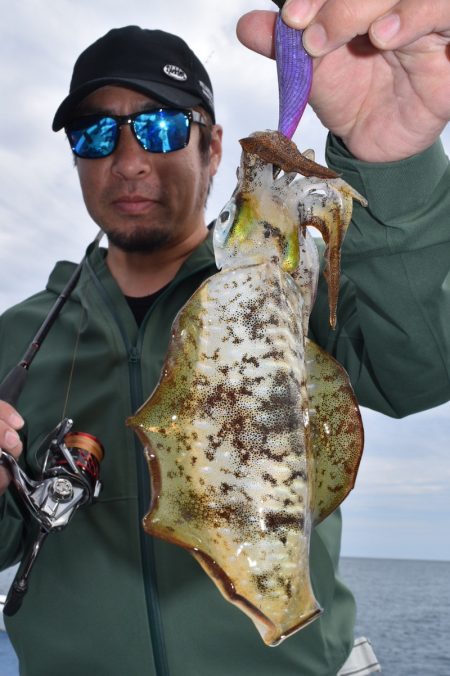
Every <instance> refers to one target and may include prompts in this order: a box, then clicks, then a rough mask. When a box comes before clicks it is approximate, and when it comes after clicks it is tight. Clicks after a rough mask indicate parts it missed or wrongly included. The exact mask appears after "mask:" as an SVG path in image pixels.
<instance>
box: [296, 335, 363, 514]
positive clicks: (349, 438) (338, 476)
mask: <svg viewBox="0 0 450 676" xmlns="http://www.w3.org/2000/svg"><path fill="white" fill-rule="evenodd" d="M306 365H307V373H308V376H307V382H308V385H307V388H308V397H309V415H310V429H311V447H312V456H313V458H314V474H315V481H313V482H312V486H313V489H312V513H313V519H314V522H315V523H316V524H317V523H319V522H320V521H323V519H325V517H327V516H328V515H329V514H331V513H332V512H333V511H334V510H335V509H336V508H337V507H338V506H339V505H340V503H341V502H342V501H343V500H344V498H345V497H346V496H347V495H348V493H349V492H350V491H351V489H352V488H353V486H354V484H355V479H356V474H357V472H358V467H359V463H360V460H361V454H362V450H363V443H364V432H363V426H362V421H361V415H360V412H359V409H358V404H357V402H356V398H355V395H354V393H353V390H352V387H351V385H350V381H349V378H348V375H347V373H346V372H345V370H344V369H343V367H342V366H341V365H340V364H339V363H338V362H337V361H336V360H335V359H333V357H331V356H330V355H329V354H328V353H327V352H325V351H324V350H322V348H320V347H319V346H318V345H316V344H315V343H313V342H312V341H310V340H308V341H307V343H306Z"/></svg>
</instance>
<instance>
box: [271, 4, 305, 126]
mask: <svg viewBox="0 0 450 676" xmlns="http://www.w3.org/2000/svg"><path fill="white" fill-rule="evenodd" d="M302 34H303V31H301V30H296V29H295V28H291V27H290V26H287V25H286V24H285V23H284V21H283V19H282V18H281V14H279V15H278V17H277V22H276V26H275V58H276V62H277V71H278V91H279V106H280V113H279V115H280V116H279V121H278V131H279V132H281V133H282V134H284V135H285V136H287V137H288V138H289V139H291V138H292V136H293V135H294V132H295V130H296V129H297V126H298V123H299V122H300V119H301V117H302V115H303V111H304V110H305V107H306V104H307V103H308V97H309V92H310V90H311V84H312V70H313V69H312V58H311V57H310V56H309V54H308V53H307V52H306V51H305V49H304V47H303V43H302Z"/></svg>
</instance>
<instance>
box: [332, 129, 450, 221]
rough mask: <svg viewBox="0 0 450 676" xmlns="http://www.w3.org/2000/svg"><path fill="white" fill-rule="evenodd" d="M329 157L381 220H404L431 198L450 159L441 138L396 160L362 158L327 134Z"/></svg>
mask: <svg viewBox="0 0 450 676" xmlns="http://www.w3.org/2000/svg"><path fill="white" fill-rule="evenodd" d="M326 160H327V164H328V166H329V167H330V168H331V169H334V170H335V171H336V172H338V173H340V174H341V175H342V178H343V179H344V180H345V181H347V182H348V183H349V184H350V185H351V186H352V187H353V188H355V189H356V190H358V192H360V193H361V194H362V195H363V196H364V197H366V199H367V200H368V202H369V205H368V211H369V212H370V213H371V214H372V215H373V216H374V217H375V218H376V219H377V220H378V221H380V222H381V223H392V222H393V221H396V220H398V219H400V220H403V219H404V218H405V217H406V216H407V215H408V214H410V213H412V212H417V211H421V210H422V209H423V208H424V207H426V204H427V203H428V202H429V199H430V196H431V195H432V193H433V191H434V190H435V188H436V186H437V184H438V183H439V181H440V180H441V178H442V176H443V174H444V172H445V171H446V169H447V167H448V164H449V161H448V158H447V156H446V154H445V151H444V148H443V145H442V143H441V141H440V140H438V141H436V142H435V143H434V144H433V145H432V146H431V147H430V148H428V149H427V150H424V151H423V152H422V153H419V154H418V155H413V156H412V157H408V158H406V159H404V160H398V161H397V162H379V163H372V162H363V161H362V160H358V159H357V158H355V157H354V156H353V155H352V154H351V153H350V152H349V150H348V149H347V148H346V146H345V145H344V144H343V142H342V140H341V139H340V138H338V137H336V136H334V135H333V134H329V135H328V139H327V147H326Z"/></svg>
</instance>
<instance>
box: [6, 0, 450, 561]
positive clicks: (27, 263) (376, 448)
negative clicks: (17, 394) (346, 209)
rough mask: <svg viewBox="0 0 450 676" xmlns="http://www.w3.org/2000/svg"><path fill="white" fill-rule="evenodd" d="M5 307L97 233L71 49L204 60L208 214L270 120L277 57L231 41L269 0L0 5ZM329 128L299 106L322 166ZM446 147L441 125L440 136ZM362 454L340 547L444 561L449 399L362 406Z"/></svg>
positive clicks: (301, 137) (448, 548)
mask: <svg viewBox="0 0 450 676" xmlns="http://www.w3.org/2000/svg"><path fill="white" fill-rule="evenodd" d="M0 7H1V8H2V9H3V10H4V11H2V21H1V25H0V63H1V66H0V91H1V92H2V105H1V107H0V121H1V124H0V186H1V190H0V311H3V310H4V309H6V308H7V307H9V306H10V305H12V304H13V303H15V302H17V301H19V300H21V299H23V298H24V297H26V296H28V295H30V294H31V293H34V292H35V291H37V290H39V289H41V288H42V287H43V286H44V285H45V283H46V280H47V277H48V274H49V272H50V270H51V269H52V267H53V265H54V263H55V261H56V260H58V259H69V260H74V261H78V260H80V259H81V258H82V256H83V253H84V250H85V247H86V246H87V244H88V243H89V242H90V241H91V240H92V239H93V237H94V236H95V234H96V231H97V228H96V226H95V224H94V223H93V222H92V221H90V219H89V217H88V215H87V214H86V212H85V209H84V206H83V203H82V199H81V195H80V190H79V186H78V182H77V177H76V172H75V169H74V167H73V161H72V158H71V155H70V152H69V148H68V145H67V141H66V139H65V138H64V135H63V133H62V132H61V133H59V134H54V133H53V132H52V131H51V121H52V119H53V115H54V112H55V110H56V108H57V107H58V105H59V103H60V102H61V100H62V99H63V98H64V97H65V95H66V93H67V91H68V86H69V81H70V77H71V73H72V67H73V63H74V61H75V59H76V58H77V56H78V54H79V53H80V52H81V51H82V50H83V49H84V48H85V47H87V45H88V44H90V43H91V42H93V41H94V40H95V39H97V38H98V37H99V36H100V35H102V34H104V33H106V32H107V31H108V30H109V29H110V28H114V27H118V26H123V25H128V24H138V25H141V26H143V27H148V28H162V29H164V30H168V31H171V32H173V33H178V34H179V35H181V36H182V37H183V38H184V39H185V40H186V41H187V42H188V43H189V44H190V46H191V47H192V48H193V49H194V51H195V52H196V53H197V55H198V56H199V58H200V59H201V60H202V61H203V62H204V63H205V64H206V67H207V69H208V71H209V74H210V76H211V79H212V82H213V86H214V90H215V99H216V113H217V120H218V122H220V123H221V124H223V126H224V129H225V134H224V159H223V162H222V165H221V168H220V170H219V173H218V175H217V177H216V179H215V183H214V188H213V193H212V195H211V197H210V200H209V204H208V208H207V217H208V220H212V219H213V218H214V217H215V216H216V215H217V213H218V212H219V211H220V209H221V208H222V206H223V205H224V204H226V202H227V201H228V199H229V197H230V195H231V192H232V190H233V188H234V181H235V172H236V167H237V165H238V162H239V154H240V147H239V144H238V139H239V138H242V137H243V136H246V135H248V134H249V133H250V132H252V131H256V130H259V129H267V128H275V126H276V124H277V115H278V113H277V106H278V91H277V82H276V71H275V65H274V63H273V62H272V61H270V60H268V59H264V58H263V57H261V56H258V55H256V54H253V53H252V52H250V51H249V50H247V49H246V48H245V47H243V46H242V45H240V43H239V42H238V40H237V38H236V37H235V25H236V21H237V19H238V18H239V16H240V15H241V14H243V13H244V12H246V11H250V10H252V9H256V8H259V9H264V8H268V9H273V7H274V5H273V3H272V2H271V1H270V0H228V1H227V2H220V3H219V2H212V1H208V0H190V2H189V3H188V2H185V1H184V0H183V1H182V0H172V2H164V3H163V2H155V0H153V2H152V0H146V1H144V0H128V1H127V2H125V3H124V2H114V1H113V0H95V2H92V0H19V1H18V2H15V3H11V2H8V3H7V0H0ZM325 139H326V130H325V129H323V127H322V126H321V124H320V122H319V121H318V120H317V118H316V117H315V115H314V113H313V112H312V111H311V110H310V109H309V108H307V110H306V112H305V115H304V117H303V119H302V122H301V125H300V131H299V132H297V133H296V135H295V137H294V140H295V141H296V142H297V143H298V145H299V147H300V149H304V148H314V149H315V151H316V159H317V160H318V161H319V162H323V157H324V147H325ZM443 140H444V145H445V148H446V151H447V154H450V128H449V127H448V126H447V129H446V130H445V132H444V134H443ZM362 413H363V419H364V424H365V437H366V444H365V451H364V456H363V461H362V464H361V469H360V473H359V476H358V479H357V483H356V487H355V490H354V491H353V492H352V494H351V495H350V496H349V498H348V499H347V500H346V502H345V504H344V507H343V511H344V534H343V548H342V553H343V554H344V555H347V556H368V557H383V558H418V559H442V560H450V538H449V536H448V533H449V527H448V523H449V521H450V499H449V498H450V463H449V461H448V454H449V450H450V404H445V405H443V406H440V407H437V408H435V409H432V410H430V411H427V412H424V413H421V414H416V415H414V416H410V417H407V418H405V419H403V420H392V419H389V418H386V417H384V416H381V415H380V414H378V413H375V412H373V411H369V410H363V411H362Z"/></svg>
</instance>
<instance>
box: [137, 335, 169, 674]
mask: <svg viewBox="0 0 450 676" xmlns="http://www.w3.org/2000/svg"><path fill="white" fill-rule="evenodd" d="M128 363H129V370H130V383H131V404H132V408H133V411H136V409H137V408H138V406H140V405H141V404H142V401H143V391H142V380H141V355H140V351H139V349H138V348H137V347H136V346H132V347H131V348H130V349H129V352H128ZM134 447H135V452H136V471H137V480H138V501H139V516H140V518H141V519H142V518H143V517H144V515H145V514H146V513H147V511H148V506H149V505H150V482H149V476H148V467H147V463H146V460H145V456H144V453H143V452H142V447H141V445H140V443H139V440H138V438H137V436H135V439H134ZM139 539H140V545H141V557H142V568H143V573H144V590H145V597H146V602H147V608H148V609H149V611H150V612H149V620H150V629H151V631H150V635H151V640H152V648H153V659H154V662H155V669H156V673H157V675H158V676H169V665H168V662H167V651H166V646H165V641H164V630H163V626H162V619H161V610H160V605H159V599H158V588H157V583H156V561H155V548H154V541H153V538H152V537H149V536H148V535H147V534H146V533H145V532H144V529H143V528H142V527H141V528H140V529H139Z"/></svg>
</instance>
